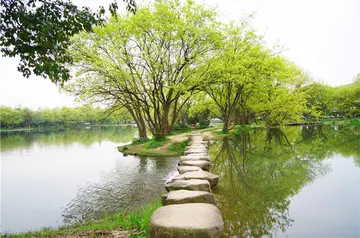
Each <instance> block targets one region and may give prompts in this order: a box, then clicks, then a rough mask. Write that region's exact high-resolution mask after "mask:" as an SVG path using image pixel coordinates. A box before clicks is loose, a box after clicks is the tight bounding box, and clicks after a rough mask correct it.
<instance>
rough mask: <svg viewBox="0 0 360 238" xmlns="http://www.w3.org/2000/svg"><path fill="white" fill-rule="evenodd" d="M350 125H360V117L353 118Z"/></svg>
mask: <svg viewBox="0 0 360 238" xmlns="http://www.w3.org/2000/svg"><path fill="white" fill-rule="evenodd" d="M350 125H352V126H356V127H360V118H358V119H352V120H351V122H350Z"/></svg>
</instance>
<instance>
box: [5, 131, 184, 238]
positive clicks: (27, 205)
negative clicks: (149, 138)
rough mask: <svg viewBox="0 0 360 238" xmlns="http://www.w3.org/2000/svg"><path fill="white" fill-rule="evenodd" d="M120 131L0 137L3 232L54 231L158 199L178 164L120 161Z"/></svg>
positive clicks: (124, 137)
mask: <svg viewBox="0 0 360 238" xmlns="http://www.w3.org/2000/svg"><path fill="white" fill-rule="evenodd" d="M135 133H136V130H134V129H125V128H120V127H112V128H104V129H101V130H99V129H97V130H94V129H92V130H67V131H61V132H46V133H21V134H19V133H17V134H9V135H4V134H2V135H1V221H0V223H1V231H2V232H21V231H28V230H36V229H40V228H42V227H45V226H57V225H61V224H64V223H69V222H74V221H78V220H82V219H96V218H99V217H101V216H103V215H104V213H109V214H111V213H114V212H116V211H117V210H123V209H125V208H130V209H131V208H136V207H138V206H141V205H143V204H146V203H148V202H150V201H153V200H155V199H159V197H160V195H161V193H162V190H163V189H164V185H163V184H164V182H165V180H167V179H168V178H169V177H170V176H172V174H173V173H174V172H175V170H176V164H177V161H178V158H167V159H164V158H163V159H161V158H160V159H154V158H139V157H135V156H126V157H124V156H123V155H122V153H119V152H118V151H117V148H116V147H117V146H119V145H122V144H125V143H128V142H130V141H131V140H132V139H133V138H134V136H135Z"/></svg>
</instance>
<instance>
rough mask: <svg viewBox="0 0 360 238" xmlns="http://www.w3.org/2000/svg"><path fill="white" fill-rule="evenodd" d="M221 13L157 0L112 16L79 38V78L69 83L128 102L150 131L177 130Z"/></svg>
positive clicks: (105, 99)
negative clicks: (130, 13) (128, 13)
mask: <svg viewBox="0 0 360 238" xmlns="http://www.w3.org/2000/svg"><path fill="white" fill-rule="evenodd" d="M215 18H216V14H215V12H214V11H213V10H211V9H205V8H204V7H203V6H201V5H197V4H195V3H194V1H190V0H189V1H186V2H182V1H168V0H164V1H157V2H155V3H154V4H153V5H149V6H147V7H143V8H141V9H139V10H138V11H137V13H136V14H135V15H125V16H118V17H117V18H115V17H114V18H111V19H110V21H109V23H107V24H106V25H105V26H104V27H103V28H100V27H96V28H94V32H93V33H83V34H81V35H79V36H77V37H75V38H74V40H73V46H72V51H71V53H72V56H73V57H74V59H75V61H76V68H75V69H76V71H77V79H76V80H74V82H72V83H70V84H69V85H68V86H66V89H67V90H68V91H70V92H72V93H73V94H75V95H77V96H79V97H80V98H82V99H87V100H89V101H96V102H102V103H107V104H108V105H110V106H115V107H116V106H119V107H125V108H126V109H128V111H129V112H130V113H131V114H132V116H133V118H134V120H135V121H136V123H137V125H138V128H139V135H140V136H141V137H146V133H140V132H141V131H140V129H141V130H144V127H143V125H142V124H144V125H145V123H144V122H145V121H146V124H147V126H148V128H149V129H150V131H151V133H152V134H153V135H154V136H155V137H156V138H158V139H162V138H163V137H164V135H165V134H166V133H167V132H168V131H169V130H171V128H172V125H173V124H174V123H175V121H176V118H177V117H178V114H179V111H180V110H181V109H182V107H183V106H184V105H185V104H186V102H187V101H188V100H189V98H190V97H191V95H192V94H193V93H194V92H195V90H197V89H198V88H199V85H200V84H201V83H202V74H200V73H199V70H198V69H199V66H200V65H201V64H202V63H203V62H204V60H205V58H206V57H208V56H210V55H211V53H212V52H213V50H214V48H215V47H216V46H217V42H218V39H219V34H218V33H219V32H218V30H217V29H218V28H219V26H218V23H217V21H216V19H215Z"/></svg>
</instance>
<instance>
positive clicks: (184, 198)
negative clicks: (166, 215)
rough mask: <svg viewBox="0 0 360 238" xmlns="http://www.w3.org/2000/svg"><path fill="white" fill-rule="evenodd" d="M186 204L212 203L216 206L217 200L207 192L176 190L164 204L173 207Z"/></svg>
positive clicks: (170, 193)
mask: <svg viewBox="0 0 360 238" xmlns="http://www.w3.org/2000/svg"><path fill="white" fill-rule="evenodd" d="M185 203H210V204H214V205H216V200H215V197H214V195H213V194H212V193H209V192H205V191H189V190H175V191H171V192H169V193H168V194H167V197H166V200H165V202H164V203H163V204H165V205H172V204H185Z"/></svg>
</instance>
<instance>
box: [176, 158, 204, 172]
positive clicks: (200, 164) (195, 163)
mask: <svg viewBox="0 0 360 238" xmlns="http://www.w3.org/2000/svg"><path fill="white" fill-rule="evenodd" d="M179 165H180V166H198V167H200V168H201V169H202V170H205V171H208V170H209V169H210V167H211V163H210V162H208V161H205V160H191V161H190V160H189V161H180V163H179Z"/></svg>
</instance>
